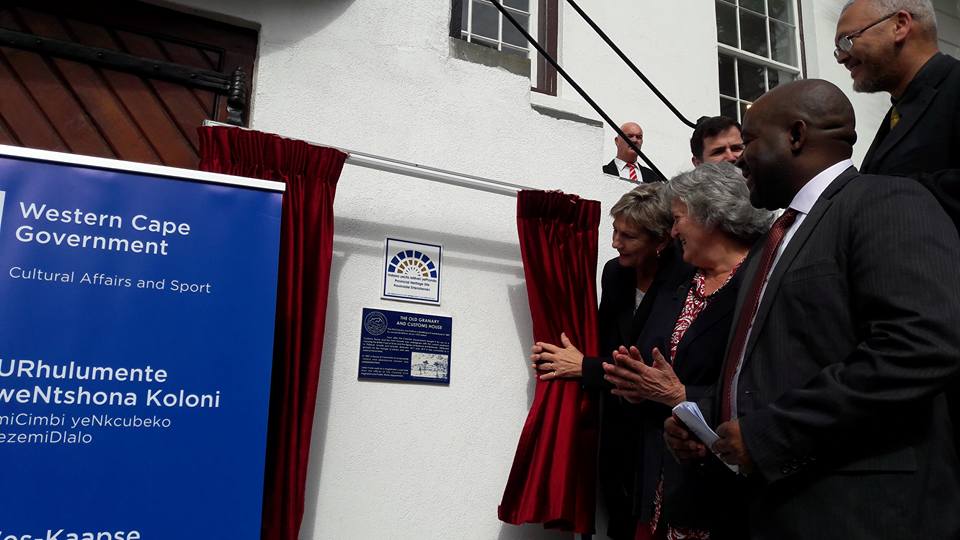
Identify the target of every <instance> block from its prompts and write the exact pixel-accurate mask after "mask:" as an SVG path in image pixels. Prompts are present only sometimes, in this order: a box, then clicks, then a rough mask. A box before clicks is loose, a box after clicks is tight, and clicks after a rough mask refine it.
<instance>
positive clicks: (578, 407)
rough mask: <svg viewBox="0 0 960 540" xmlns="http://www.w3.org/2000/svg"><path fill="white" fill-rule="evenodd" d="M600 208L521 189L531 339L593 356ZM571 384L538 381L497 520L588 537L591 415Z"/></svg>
mask: <svg viewBox="0 0 960 540" xmlns="http://www.w3.org/2000/svg"><path fill="white" fill-rule="evenodd" d="M599 224H600V203H599V202H597V201H589V200H584V199H580V198H579V197H577V196H576V195H565V194H563V193H560V192H543V191H521V192H520V193H519V196H518V199H517V226H518V229H519V233H520V252H521V255H522V256H523V272H524V275H525V277H526V282H527V296H528V297H529V300H530V315H531V316H532V318H533V337H534V339H535V340H537V341H548V342H551V343H559V342H560V332H566V334H567V336H568V337H569V338H570V339H571V340H572V341H573V343H574V344H576V345H577V346H578V347H579V348H580V350H581V351H582V352H583V353H584V354H585V355H587V356H597V353H598V350H597V349H598V348H599V341H598V336H597V288H596V276H597V229H598V227H599ZM595 407H596V405H595V403H593V402H592V401H591V400H589V399H587V396H586V395H585V393H584V392H583V391H582V390H581V389H580V385H579V383H578V381H574V380H555V381H540V380H538V381H537V386H536V393H535V395H534V398H533V405H532V406H531V407H530V412H529V414H528V415H527V420H526V423H524V426H523V431H522V433H521V434H520V442H519V443H518V445H517V454H516V456H515V457H514V461H513V467H512V469H511V470H510V477H509V479H508V480H507V487H506V490H505V492H504V494H503V501H502V502H501V503H500V508H499V515H500V519H501V520H502V521H505V522H507V523H513V524H520V523H543V524H544V526H545V527H547V528H552V529H561V530H565V531H573V532H578V533H592V532H593V516H594V508H595V504H594V499H595V492H594V487H595V483H596V474H595V467H596V453H597V436H598V427H597V411H596V409H595Z"/></svg>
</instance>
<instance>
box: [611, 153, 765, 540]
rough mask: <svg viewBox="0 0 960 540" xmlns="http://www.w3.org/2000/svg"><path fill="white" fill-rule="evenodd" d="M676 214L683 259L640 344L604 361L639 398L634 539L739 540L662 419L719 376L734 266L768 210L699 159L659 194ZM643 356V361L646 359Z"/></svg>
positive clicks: (625, 391)
mask: <svg viewBox="0 0 960 540" xmlns="http://www.w3.org/2000/svg"><path fill="white" fill-rule="evenodd" d="M661 196H662V202H663V204H664V205H665V206H666V207H668V208H670V211H671V213H672V215H673V228H672V229H671V236H673V238H674V239H675V240H677V241H679V242H680V245H681V246H682V249H683V260H684V261H685V262H686V263H688V264H690V265H691V267H689V268H688V269H687V270H686V271H684V272H679V273H677V275H676V276H674V278H673V281H671V282H667V283H665V285H664V290H665V291H676V293H674V294H661V295H659V296H658V297H657V299H656V300H655V301H654V304H653V307H652V308H651V311H650V317H649V318H648V319H647V324H646V326H645V327H644V329H643V332H642V333H641V335H640V337H639V339H638V340H637V345H636V346H635V347H630V349H629V350H627V349H625V348H621V349H620V350H619V351H618V352H617V353H616V354H614V360H616V363H617V365H615V366H614V365H607V366H604V370H605V371H606V372H607V379H608V380H609V381H610V382H611V383H613V384H614V386H615V387H616V388H615V389H614V390H613V394H614V395H618V396H621V397H623V398H624V399H626V400H627V401H629V402H631V403H635V404H637V405H636V407H637V409H638V413H639V414H637V417H638V418H640V419H641V420H640V424H641V426H640V429H641V432H642V433H641V439H642V440H643V444H642V452H641V456H640V458H639V459H638V462H639V463H642V467H643V471H642V473H641V474H639V475H638V476H637V478H638V479H639V481H638V484H637V485H636V486H635V490H636V497H637V500H639V501H640V506H639V507H638V508H639V510H640V515H639V516H637V517H638V519H639V522H640V525H639V527H638V530H637V535H636V537H637V538H667V539H671V538H696V539H705V538H710V537H711V535H712V536H713V537H714V538H743V537H745V536H744V535H743V534H742V533H743V531H741V530H740V529H738V527H740V526H743V525H744V523H743V522H742V520H738V519H736V518H735V517H734V516H735V514H736V512H737V508H736V506H735V505H731V506H730V507H724V506H723V503H724V502H727V501H732V500H734V499H736V497H734V496H732V494H731V493H729V492H720V491H717V490H716V485H714V484H712V483H711V482H710V481H708V480H707V478H708V477H706V476H703V475H701V474H699V473H696V474H690V471H689V470H688V469H685V468H683V467H681V466H679V465H677V463H676V462H674V460H673V459H671V458H670V457H669V456H666V457H665V455H664V454H665V448H664V443H663V422H664V420H666V419H667V418H668V417H669V416H670V414H671V409H672V408H673V407H674V406H676V405H677V404H679V403H681V402H683V401H697V400H698V399H700V398H701V397H703V396H704V395H705V392H706V390H707V389H708V388H710V387H711V386H712V385H713V384H715V383H716V381H717V380H718V379H719V378H720V370H721V367H722V366H723V360H724V351H725V350H726V344H727V336H728V334H729V332H730V325H731V323H732V322H733V310H734V305H735V303H736V297H737V289H738V288H739V285H740V274H739V273H738V271H737V270H738V269H739V268H740V267H741V265H742V263H743V261H744V259H745V258H746V257H747V254H748V253H749V251H750V247H751V246H752V245H753V243H754V242H755V241H756V240H757V239H758V238H760V237H761V236H762V235H763V234H764V233H765V232H766V231H767V229H769V227H770V224H771V222H772V221H773V215H772V213H771V212H768V211H766V210H758V209H756V208H754V207H753V206H751V205H750V190H749V189H748V188H747V185H746V181H745V180H744V178H743V176H742V175H741V174H740V171H739V169H737V168H736V167H734V166H733V165H731V164H729V163H710V164H703V165H700V166H699V167H697V168H696V169H694V170H692V171H689V172H685V173H683V174H680V175H678V176H676V177H675V178H673V179H672V180H671V181H670V182H669V183H667V185H666V186H665V187H664V188H663V190H662V191H661ZM644 356H645V357H646V360H645V359H644Z"/></svg>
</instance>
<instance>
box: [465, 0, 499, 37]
mask: <svg viewBox="0 0 960 540" xmlns="http://www.w3.org/2000/svg"><path fill="white" fill-rule="evenodd" d="M499 19H500V13H499V12H498V11H497V8H495V7H493V6H491V5H490V4H488V3H486V2H477V1H476V0H474V2H473V31H472V32H471V33H473V34H478V35H481V36H486V37H488V38H492V39H498V38H499V37H500V36H498V35H497V25H498V23H499Z"/></svg>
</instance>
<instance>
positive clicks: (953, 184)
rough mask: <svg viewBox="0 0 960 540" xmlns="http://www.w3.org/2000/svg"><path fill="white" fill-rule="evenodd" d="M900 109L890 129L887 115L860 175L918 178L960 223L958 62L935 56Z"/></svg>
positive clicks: (943, 56)
mask: <svg viewBox="0 0 960 540" xmlns="http://www.w3.org/2000/svg"><path fill="white" fill-rule="evenodd" d="M896 107H897V112H899V113H900V122H899V123H897V127H895V128H894V129H893V130H892V131H891V130H890V112H889V111H888V112H887V115H886V117H884V119H883V123H882V124H881V125H880V129H879V130H878V131H877V134H876V136H875V137H874V139H873V144H871V145H870V149H869V150H868V151H867V155H866V157H865V158H864V159H863V164H862V165H861V167H860V169H861V172H862V173H863V174H885V175H892V176H909V177H911V178H915V179H917V180H919V181H920V183H921V184H923V185H925V186H926V187H927V188H928V189H930V191H931V192H933V194H934V196H935V197H936V198H937V200H938V201H940V204H942V205H943V207H944V209H945V210H946V211H947V214H949V215H950V217H951V218H952V219H953V222H954V224H958V225H960V61H958V60H957V59H956V58H953V57H952V56H947V55H945V54H943V53H937V54H936V55H934V56H933V58H931V59H930V60H929V61H928V62H927V63H926V65H924V66H923V68H922V69H921V70H920V71H919V72H918V73H917V75H916V76H915V77H914V78H913V80H912V81H911V82H910V85H909V86H907V89H906V91H904V93H903V97H902V98H901V99H900V100H899V101H898V102H897V104H896Z"/></svg>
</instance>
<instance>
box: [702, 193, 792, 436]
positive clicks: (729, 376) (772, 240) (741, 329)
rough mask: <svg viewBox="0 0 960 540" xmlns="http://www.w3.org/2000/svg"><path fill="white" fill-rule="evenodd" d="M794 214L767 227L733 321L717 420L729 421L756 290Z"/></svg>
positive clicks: (788, 212) (754, 310) (756, 304)
mask: <svg viewBox="0 0 960 540" xmlns="http://www.w3.org/2000/svg"><path fill="white" fill-rule="evenodd" d="M797 214H798V212H797V211H796V210H794V209H793V208H788V209H787V210H786V211H785V212H784V213H783V215H782V216H780V217H779V218H778V219H777V220H776V221H774V222H773V226H772V227H770V233H769V234H767V240H766V242H765V243H764V245H763V254H762V256H761V257H762V258H761V259H760V265H759V266H758V267H757V272H756V273H755V274H754V275H753V281H752V282H750V290H749V291H748V292H747V296H746V298H745V299H744V302H743V308H742V309H741V310H740V318H739V319H737V326H736V332H734V334H733V337H732V338H731V339H730V347H729V348H727V359H726V363H725V364H724V368H723V385H722V386H721V389H722V393H721V394H720V395H721V396H722V402H721V404H720V421H721V422H726V421H727V420H730V417H731V410H732V406H733V399H734V396H733V378H734V377H735V376H736V374H737V367H738V366H739V364H740V357H741V356H742V355H743V348H744V346H746V344H747V343H746V341H747V332H748V331H749V330H750V325H751V324H752V323H753V317H754V316H755V315H756V314H757V307H759V305H760V291H762V290H763V284H764V283H765V282H766V281H767V274H769V273H770V267H771V266H773V260H774V258H775V257H776V255H777V249H778V248H779V247H780V243H781V242H783V235H784V234H785V233H786V232H787V229H789V228H790V226H791V225H793V222H794V221H795V220H796V219H797Z"/></svg>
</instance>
